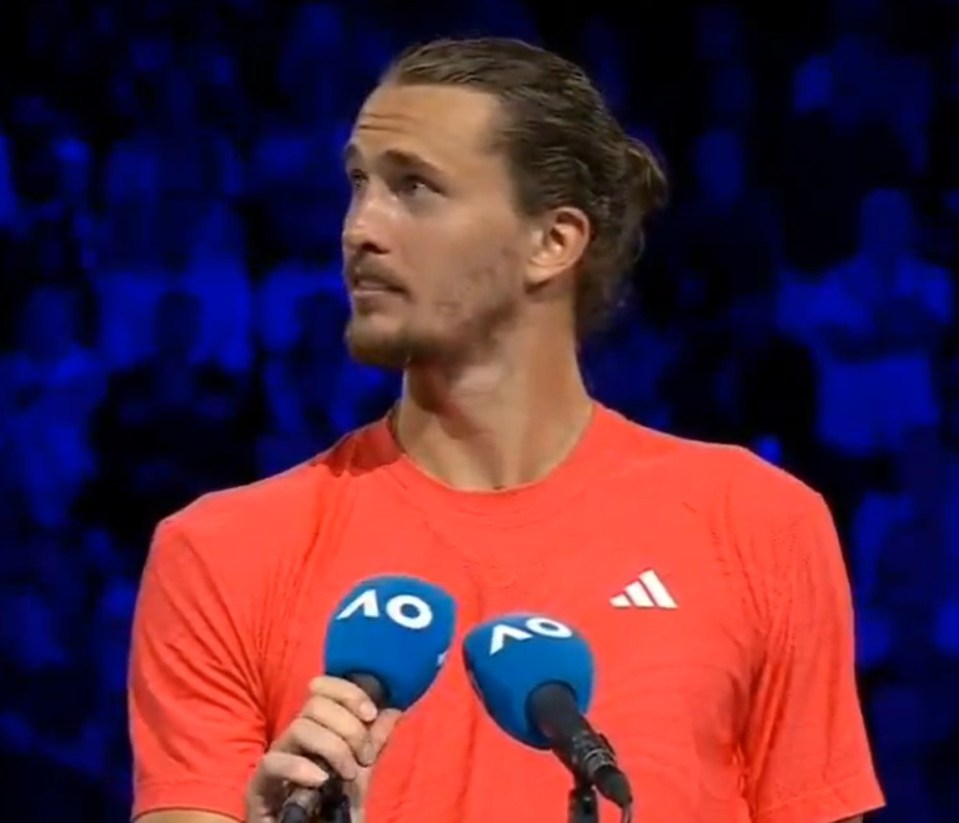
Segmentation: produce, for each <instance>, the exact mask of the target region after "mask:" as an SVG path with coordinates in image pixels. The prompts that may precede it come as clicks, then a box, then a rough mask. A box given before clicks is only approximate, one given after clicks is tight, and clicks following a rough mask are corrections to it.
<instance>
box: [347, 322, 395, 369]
mask: <svg viewBox="0 0 959 823" xmlns="http://www.w3.org/2000/svg"><path fill="white" fill-rule="evenodd" d="M346 348H347V351H348V352H349V353H350V357H352V358H353V360H354V361H356V362H357V363H359V364H361V365H363V366H374V367H376V368H380V369H390V370H399V371H402V370H403V369H404V368H406V365H407V363H408V362H409V359H410V347H409V345H408V344H407V343H406V342H405V341H404V340H403V339H402V337H401V336H400V335H386V334H372V333H370V332H369V331H368V330H366V329H357V328H356V327H354V326H352V325H350V326H348V327H347V329H346Z"/></svg>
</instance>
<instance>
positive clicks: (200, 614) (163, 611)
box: [129, 521, 266, 820]
mask: <svg viewBox="0 0 959 823" xmlns="http://www.w3.org/2000/svg"><path fill="white" fill-rule="evenodd" d="M174 522H175V521H165V522H164V523H163V524H161V525H160V527H159V528H158V529H157V531H156V534H155V536H154V540H153V545H152V546H151V549H150V554H149V558H148V560H147V564H146V568H145V571H144V576H143V581H142V584H141V587H140V592H139V595H138V598H137V606H136V611H135V616H134V622H133V638H132V647H131V660H130V679H129V712H130V735H131V742H132V748H133V760H134V808H133V815H134V817H135V818H136V817H139V816H140V815H143V814H146V813H147V812H152V811H159V810H162V809H190V810H194V809H195V810H197V811H205V812H213V813H217V814H222V815H225V816H227V817H231V818H234V819H236V820H243V819H244V794H245V792H246V786H247V783H248V781H249V778H250V776H251V774H252V772H253V770H254V769H255V767H256V764H257V762H258V760H259V759H260V757H261V756H262V754H263V752H264V750H265V748H266V732H265V721H264V713H263V711H262V708H261V705H262V703H261V700H260V699H259V697H258V691H259V689H258V685H257V683H258V681H257V677H256V670H257V666H256V663H255V654H254V653H253V648H254V646H255V643H254V642H253V637H252V634H251V632H250V626H252V625H253V623H252V622H251V621H250V620H249V616H247V615H245V614H244V613H243V610H244V604H245V603H249V602H251V600H252V598H250V597H243V596H242V595H240V593H236V592H232V593H231V592H227V591H225V590H224V583H223V579H224V578H223V577H222V575H219V574H217V570H216V569H215V568H211V566H213V567H215V563H211V562H210V561H209V558H205V557H204V555H203V554H202V553H201V552H200V551H198V550H197V549H196V547H195V546H194V545H192V544H191V542H190V541H189V540H188V539H187V537H186V535H185V534H184V533H183V532H182V531H181V530H180V528H178V527H177V526H176V525H174ZM247 608H248V607H247Z"/></svg>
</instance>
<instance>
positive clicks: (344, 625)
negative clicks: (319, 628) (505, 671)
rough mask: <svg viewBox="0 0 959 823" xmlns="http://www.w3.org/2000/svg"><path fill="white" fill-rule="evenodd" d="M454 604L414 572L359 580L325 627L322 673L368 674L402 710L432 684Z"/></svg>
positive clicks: (442, 657) (451, 623)
mask: <svg viewBox="0 0 959 823" xmlns="http://www.w3.org/2000/svg"><path fill="white" fill-rule="evenodd" d="M455 624H456V604H455V602H454V601H453V598H452V597H450V596H449V595H448V594H447V593H446V592H445V591H443V590H442V589H441V588H439V587H438V586H434V585H433V584H432V583H427V582H426V581H425V580H419V579H418V578H415V577H404V576H400V575H390V576H384V577H374V578H371V579H369V580H365V581H363V582H362V583H360V584H359V585H358V586H356V588H354V589H353V590H352V591H351V592H350V593H349V594H348V595H346V597H344V598H343V600H342V601H341V602H340V604H339V605H338V606H337V607H336V610H335V611H334V613H333V619H332V620H331V621H330V625H329V628H328V629H327V632H326V649H325V652H324V655H325V666H326V673H327V674H329V675H331V676H333V677H343V678H346V677H349V676H350V675H354V674H367V675H372V676H373V677H375V678H376V679H377V680H379V681H380V683H382V684H383V686H384V687H385V688H386V692H387V703H388V705H389V706H391V707H392V708H396V709H400V710H403V711H405V710H406V709H408V708H409V707H410V706H412V705H413V704H414V703H415V702H416V701H417V700H419V699H420V698H421V697H422V696H423V695H424V694H425V693H426V691H427V689H429V687H430V686H431V685H432V684H433V681H434V680H435V679H436V675H437V674H438V673H439V670H440V667H441V666H442V664H443V661H444V660H445V658H446V652H447V651H448V650H449V647H450V644H451V643H452V642H453V632H454V628H455Z"/></svg>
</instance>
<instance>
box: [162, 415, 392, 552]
mask: <svg viewBox="0 0 959 823" xmlns="http://www.w3.org/2000/svg"><path fill="white" fill-rule="evenodd" d="M367 428H368V427H367ZM367 428H361V429H357V430H355V431H352V432H350V433H348V434H347V435H345V436H344V437H342V438H341V439H340V440H339V441H337V442H336V443H335V444H334V445H333V446H331V447H330V448H329V449H327V450H326V451H324V452H321V453H320V454H318V455H316V456H315V457H313V458H311V459H310V460H307V461H305V462H303V463H300V464H298V465H296V466H293V467H292V468H290V469H287V470H285V471H282V472H279V473H278V474H274V475H271V476H269V477H266V478H263V479H260V480H256V481H254V482H251V483H247V484H243V485H238V486H233V487H229V488H225V489H220V490H217V491H213V492H208V493H207V494H204V495H202V496H201V497H199V498H197V499H196V500H194V501H193V502H192V503H190V504H189V505H187V506H185V507H184V508H182V509H180V510H179V511H177V512H175V513H173V514H171V515H170V516H168V517H167V518H165V519H164V521H163V522H162V523H161V524H160V527H159V529H160V530H161V531H167V532H177V533H179V534H181V535H183V536H184V537H185V538H186V539H187V540H189V541H190V542H191V543H194V544H196V545H197V546H198V547H200V546H210V547H212V546H215V545H226V546H229V545H234V546H235V545H237V544H238V543H240V544H249V543H256V544H257V545H273V546H276V545H277V544H279V543H283V542H289V541H291V540H297V539H298V538H301V537H304V536H307V535H310V534H315V533H316V531H317V530H318V528H319V525H320V523H321V521H322V518H323V516H324V514H325V512H326V511H328V510H329V508H330V505H331V501H332V500H334V499H335V495H336V488H337V486H338V485H341V484H344V483H350V482H352V481H354V480H356V479H357V478H359V477H361V476H362V475H363V474H364V473H368V472H371V471H374V470H375V467H373V466H370V465H365V466H364V465H362V464H361V461H360V460H359V459H358V454H360V453H361V452H362V444H363V441H364V439H365V437H366V434H367Z"/></svg>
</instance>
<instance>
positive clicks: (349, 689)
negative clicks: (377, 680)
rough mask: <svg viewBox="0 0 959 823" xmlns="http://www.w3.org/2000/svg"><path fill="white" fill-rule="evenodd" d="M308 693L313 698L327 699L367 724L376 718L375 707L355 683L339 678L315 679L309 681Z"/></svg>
mask: <svg viewBox="0 0 959 823" xmlns="http://www.w3.org/2000/svg"><path fill="white" fill-rule="evenodd" d="M310 693H311V694H312V695H314V696H315V697H327V698H329V699H330V700H332V701H334V702H336V703H339V704H340V705H341V706H344V707H345V708H347V709H349V710H350V711H351V712H353V714H355V715H356V716H357V717H359V718H360V720H365V721H366V722H367V723H369V722H371V721H372V720H374V719H375V718H376V715H377V711H376V706H374V705H373V702H372V701H371V700H370V698H369V696H368V695H367V694H366V692H364V691H363V690H362V689H361V688H360V687H359V686H357V685H356V684H355V683H350V681H349V680H342V679H340V678H339V677H316V678H314V679H313V680H311V681H310Z"/></svg>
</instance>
